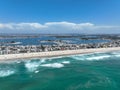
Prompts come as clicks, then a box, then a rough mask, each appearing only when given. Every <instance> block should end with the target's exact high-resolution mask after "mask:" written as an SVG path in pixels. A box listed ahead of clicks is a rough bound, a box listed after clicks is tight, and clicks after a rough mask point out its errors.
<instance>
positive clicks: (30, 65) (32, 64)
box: [25, 61, 40, 72]
mask: <svg viewBox="0 0 120 90" xmlns="http://www.w3.org/2000/svg"><path fill="white" fill-rule="evenodd" d="M39 65H40V63H39V62H31V61H28V62H26V63H25V67H26V68H27V69H28V71H29V72H33V71H35V70H37V68H38V67H39Z"/></svg>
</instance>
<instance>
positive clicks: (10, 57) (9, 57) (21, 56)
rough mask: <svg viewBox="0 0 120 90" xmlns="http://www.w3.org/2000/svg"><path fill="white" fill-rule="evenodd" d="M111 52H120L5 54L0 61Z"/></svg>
mask: <svg viewBox="0 0 120 90" xmlns="http://www.w3.org/2000/svg"><path fill="white" fill-rule="evenodd" d="M111 51H120V47H112V48H93V49H77V50H63V51H47V52H37V53H20V54H6V55H0V61H8V60H16V59H29V58H45V57H57V56H65V55H76V54H87V53H95V52H111Z"/></svg>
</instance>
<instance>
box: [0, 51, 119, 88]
mask: <svg viewBox="0 0 120 90" xmlns="http://www.w3.org/2000/svg"><path fill="white" fill-rule="evenodd" d="M0 90H120V52H110V53H91V54H84V55H73V56H65V57H54V58H42V59H31V60H26V61H25V60H22V61H19V60H16V61H12V62H2V63H0Z"/></svg>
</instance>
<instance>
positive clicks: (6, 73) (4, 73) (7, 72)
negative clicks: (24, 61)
mask: <svg viewBox="0 0 120 90" xmlns="http://www.w3.org/2000/svg"><path fill="white" fill-rule="evenodd" d="M14 73H15V71H14V70H0V77H7V76H10V75H12V74H14Z"/></svg>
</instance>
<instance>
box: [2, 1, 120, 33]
mask: <svg viewBox="0 0 120 90" xmlns="http://www.w3.org/2000/svg"><path fill="white" fill-rule="evenodd" d="M0 33H51V34H52V33H87V34H89V33H90V34H92V33H100V34H101V33H102V34H104V33H105V34H106V33H108V34H109V33H110V34H111V33H120V0H0Z"/></svg>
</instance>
